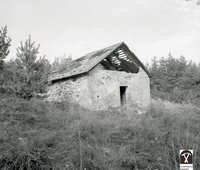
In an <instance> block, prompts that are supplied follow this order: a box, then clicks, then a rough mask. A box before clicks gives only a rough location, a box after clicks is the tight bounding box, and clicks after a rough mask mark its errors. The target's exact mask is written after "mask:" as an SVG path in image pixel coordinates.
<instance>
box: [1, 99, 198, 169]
mask: <svg viewBox="0 0 200 170" xmlns="http://www.w3.org/2000/svg"><path fill="white" fill-rule="evenodd" d="M199 113H200V110H199V108H197V107H194V106H192V105H179V104H172V103H169V102H163V101H152V107H151V112H150V113H149V114H147V115H142V116H141V115H140V116H139V115H134V116H131V115H129V113H127V112H126V111H117V110H112V111H108V112H96V113H92V112H90V111H88V110H85V109H83V108H81V107H79V106H76V105H71V104H68V103H67V102H61V103H60V102H57V103H46V102H42V101H40V100H36V99H32V100H29V101H26V100H24V99H19V98H13V99H5V100H1V102H0V122H1V123H0V169H70V170H71V169H86V170H95V169H96V170H103V169H105V170H106V169H110V170H123V169H124V170H125V169H127V170H128V169H130V170H136V169H159V170H162V169H163V170H171V169H178V164H179V157H178V153H179V149H182V148H185V149H193V150H194V160H193V161H194V169H199V168H200V166H199V163H200V152H199V140H200V133H199V132H200V127H199V123H200V114H199Z"/></svg>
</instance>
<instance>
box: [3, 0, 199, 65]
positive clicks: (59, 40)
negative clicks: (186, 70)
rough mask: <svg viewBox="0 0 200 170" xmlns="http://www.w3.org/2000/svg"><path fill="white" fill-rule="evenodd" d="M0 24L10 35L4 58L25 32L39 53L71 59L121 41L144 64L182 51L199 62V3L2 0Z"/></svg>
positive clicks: (12, 54)
mask: <svg viewBox="0 0 200 170" xmlns="http://www.w3.org/2000/svg"><path fill="white" fill-rule="evenodd" d="M0 2H1V5H0V26H1V27H3V26H4V25H7V26H8V35H9V36H10V37H11V39H12V44H11V48H10V53H9V56H8V57H7V59H10V58H15V57H16V48H17V47H19V46H20V41H22V42H24V41H25V40H26V39H27V38H28V35H31V38H32V40H34V41H35V42H36V44H40V49H39V52H40V53H39V54H40V55H41V56H43V55H46V58H47V59H49V60H50V61H53V60H54V58H55V57H60V56H63V55H64V54H66V55H67V56H68V55H71V56H72V58H73V59H75V58H78V57H81V56H83V55H84V54H86V53H89V52H92V51H95V50H98V49H101V48H104V47H107V46H110V45H113V44H116V43H119V42H122V41H123V42H125V43H126V44H127V45H128V46H129V48H130V49H131V50H132V51H133V52H134V53H135V54H136V55H137V57H138V58H139V59H140V60H141V61H142V62H143V63H147V62H148V63H149V62H150V61H151V59H152V58H153V57H154V56H156V57H158V58H160V57H167V56H168V53H169V52H170V53H171V54H172V55H173V56H174V57H180V56H181V55H183V56H185V57H186V59H187V60H192V61H194V62H197V63H200V5H196V4H195V2H192V1H189V2H188V1H186V0H17V1H16V0H0Z"/></svg>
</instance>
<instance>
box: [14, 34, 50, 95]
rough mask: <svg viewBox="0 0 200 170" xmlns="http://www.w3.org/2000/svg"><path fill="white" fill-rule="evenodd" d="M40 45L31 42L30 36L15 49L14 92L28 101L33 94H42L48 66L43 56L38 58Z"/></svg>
mask: <svg viewBox="0 0 200 170" xmlns="http://www.w3.org/2000/svg"><path fill="white" fill-rule="evenodd" d="M39 47H40V45H37V46H36V45H35V42H32V41H31V36H29V38H28V39H27V40H26V41H25V43H24V44H23V43H22V42H21V45H20V47H18V48H17V59H16V63H17V69H16V71H15V72H16V76H15V77H16V78H17V82H18V83H17V84H16V92H17V95H18V96H20V97H23V98H26V99H30V98H31V97H33V96H34V94H35V93H44V92H45V89H46V88H45V85H46V84H47V73H48V71H49V69H50V64H49V63H48V61H47V60H46V59H45V56H43V57H38V53H39Z"/></svg>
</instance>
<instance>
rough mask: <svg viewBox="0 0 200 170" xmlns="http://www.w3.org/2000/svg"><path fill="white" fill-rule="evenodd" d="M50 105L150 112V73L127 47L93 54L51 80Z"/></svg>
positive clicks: (71, 65) (123, 44) (74, 63)
mask: <svg viewBox="0 0 200 170" xmlns="http://www.w3.org/2000/svg"><path fill="white" fill-rule="evenodd" d="M49 81H50V86H49V90H48V100H49V101H61V100H67V101H69V102H74V103H78V104H80V105H82V106H83V107H85V108H89V109H92V110H106V109H108V108H121V107H123V108H124V107H126V108H130V109H131V108H134V109H135V108H137V109H139V110H140V112H141V111H145V110H147V109H148V107H149V104H150V83H149V75H148V72H147V70H146V69H145V68H144V66H143V64H142V63H141V61H140V60H139V59H138V58H137V57H136V55H135V54H134V53H133V52H131V51H130V50H129V48H128V46H127V45H126V44H125V43H123V42H122V43H119V44H115V45H112V46H110V47H107V48H104V49H101V50H97V51H94V52H92V53H89V54H86V55H85V56H83V57H81V58H78V59H76V60H73V61H71V62H70V63H69V64H68V65H67V66H66V68H64V69H62V70H60V71H57V72H54V73H52V75H51V77H50V78H49Z"/></svg>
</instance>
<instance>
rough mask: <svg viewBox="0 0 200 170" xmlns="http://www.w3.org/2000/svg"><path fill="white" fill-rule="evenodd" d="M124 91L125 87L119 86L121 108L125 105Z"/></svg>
mask: <svg viewBox="0 0 200 170" xmlns="http://www.w3.org/2000/svg"><path fill="white" fill-rule="evenodd" d="M126 89H127V86H120V102H121V106H124V105H125V104H126Z"/></svg>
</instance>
